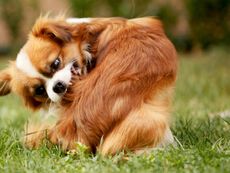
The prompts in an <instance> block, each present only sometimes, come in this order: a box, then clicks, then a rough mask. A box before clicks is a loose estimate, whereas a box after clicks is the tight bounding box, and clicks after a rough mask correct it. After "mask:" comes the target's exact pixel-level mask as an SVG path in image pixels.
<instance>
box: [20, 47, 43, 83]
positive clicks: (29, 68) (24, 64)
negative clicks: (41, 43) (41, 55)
mask: <svg viewBox="0 0 230 173" xmlns="http://www.w3.org/2000/svg"><path fill="white" fill-rule="evenodd" d="M16 67H17V68H18V69H19V70H21V71H22V72H24V73H25V74H26V75H27V76H29V77H36V78H39V77H40V78H42V79H46V78H45V77H44V76H43V75H42V74H40V73H39V72H38V71H37V70H36V68H35V67H34V66H33V64H32V63H31V61H30V58H29V56H28V55H27V53H26V52H25V51H24V50H23V49H22V50H20V52H19V53H18V55H17V58H16Z"/></svg>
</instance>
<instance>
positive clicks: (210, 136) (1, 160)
mask: <svg viewBox="0 0 230 173" xmlns="http://www.w3.org/2000/svg"><path fill="white" fill-rule="evenodd" d="M185 57H186V58H185ZM4 64H5V61H4V60H2V62H1V67H2V66H4ZM229 67H230V55H229V53H228V52H227V51H224V50H221V49H215V50H213V51H210V52H207V53H201V54H193V55H180V69H179V75H178V81H177V87H176V93H175V99H174V102H173V110H174V111H173V117H174V118H173V120H172V130H173V132H174V135H175V136H176V138H177V139H178V141H179V143H178V147H175V148H174V147H169V148H167V149H158V150H154V151H153V152H152V153H151V154H150V155H141V156H135V155H133V154H131V153H130V154H129V155H128V157H127V159H125V160H124V159H122V158H123V156H124V155H123V153H120V154H118V155H116V156H115V157H113V158H110V157H109V158H105V157H101V156H100V155H98V154H97V155H96V156H91V155H88V154H86V153H84V151H83V150H80V151H79V152H78V154H71V153H69V154H65V153H63V152H62V151H61V150H60V149H59V148H58V147H55V146H54V147H53V148H51V149H48V148H47V147H46V146H45V145H44V146H42V147H41V148H39V149H37V150H29V149H26V148H24V147H23V145H22V144H21V142H20V141H21V137H22V136H23V127H24V124H25V122H26V121H27V118H28V116H30V114H31V113H30V112H29V111H27V110H26V109H25V108H24V107H23V105H22V103H21V101H20V100H19V98H17V97H15V96H12V95H9V96H7V97H2V98H0V172H13V173H14V172H39V173H43V172H44V173H50V172H55V173H56V172H86V173H108V172H112V173H113V172H122V173H131V172H132V173H133V172H136V173H142V172H143V173H144V172H176V173H178V172H202V173H203V172H208V173H212V172H218V173H219V172H229V171H230V119H229V118H227V117H225V118H221V117H220V116H219V115H220V112H223V111H226V110H229V114H230V105H229V103H230V100H229V99H230V80H229V75H230V68H229Z"/></svg>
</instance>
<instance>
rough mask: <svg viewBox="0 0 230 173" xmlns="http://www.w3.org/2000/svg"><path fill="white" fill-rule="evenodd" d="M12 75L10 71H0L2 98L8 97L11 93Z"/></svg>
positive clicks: (0, 93) (0, 94)
mask: <svg viewBox="0 0 230 173" xmlns="http://www.w3.org/2000/svg"><path fill="white" fill-rule="evenodd" d="M10 82H11V74H10V69H9V68H7V69H5V70H2V71H0V96H4V95H7V94H9V93H10V92H11V85H10Z"/></svg>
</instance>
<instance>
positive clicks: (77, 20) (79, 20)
mask: <svg viewBox="0 0 230 173" xmlns="http://www.w3.org/2000/svg"><path fill="white" fill-rule="evenodd" d="M66 22H67V23H72V24H77V23H90V22H91V18H68V19H66Z"/></svg>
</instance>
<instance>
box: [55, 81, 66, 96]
mask: <svg viewBox="0 0 230 173" xmlns="http://www.w3.org/2000/svg"><path fill="white" fill-rule="evenodd" d="M66 88H67V86H66V84H65V83H63V82H60V81H59V82H57V83H56V84H55V85H54V87H53V91H54V92H55V93H57V94H61V93H64V92H65V91H66Z"/></svg>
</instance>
